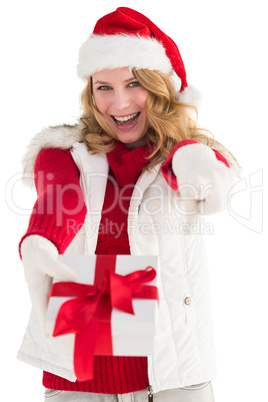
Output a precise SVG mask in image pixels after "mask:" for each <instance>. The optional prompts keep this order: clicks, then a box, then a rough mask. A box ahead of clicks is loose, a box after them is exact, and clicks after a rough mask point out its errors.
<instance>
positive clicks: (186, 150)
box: [172, 143, 235, 219]
mask: <svg viewBox="0 0 268 402" xmlns="http://www.w3.org/2000/svg"><path fill="white" fill-rule="evenodd" d="M172 169H173V172H174V174H175V176H176V178H177V183H178V188H179V197H180V206H181V211H182V213H183V214H184V215H185V216H186V219H187V217H190V218H191V216H194V215H196V214H197V213H198V214H201V215H210V214H215V213H217V212H220V211H222V210H224V209H225V208H226V206H227V201H228V192H229V190H230V188H231V187H232V185H233V184H234V181H235V174H234V173H233V171H232V170H231V168H229V167H227V166H226V165H225V163H223V162H222V161H219V160H218V159H217V158H216V155H215V152H214V151H213V150H212V149H211V148H210V147H208V146H206V145H203V144H200V143H197V144H190V145H186V146H183V147H181V148H179V149H178V150H177V151H176V152H175V154H174V156H173V159H172Z"/></svg>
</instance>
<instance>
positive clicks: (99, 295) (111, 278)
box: [49, 256, 159, 381]
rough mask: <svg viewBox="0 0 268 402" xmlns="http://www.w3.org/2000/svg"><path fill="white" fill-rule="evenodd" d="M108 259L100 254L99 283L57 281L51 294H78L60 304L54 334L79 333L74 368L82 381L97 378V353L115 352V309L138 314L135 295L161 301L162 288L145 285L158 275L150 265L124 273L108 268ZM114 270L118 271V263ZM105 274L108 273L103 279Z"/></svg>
mask: <svg viewBox="0 0 268 402" xmlns="http://www.w3.org/2000/svg"><path fill="white" fill-rule="evenodd" d="M102 257H104V256H102ZM105 257H107V256H105ZM105 261H107V258H106V259H105V258H104V259H101V258H100V256H98V257H97V264H96V272H95V283H96V278H98V281H99V283H98V284H94V285H85V284H80V283H75V282H57V283H54V284H53V285H52V287H51V290H50V294H49V296H50V297H52V296H53V297H54V296H60V297H74V298H73V299H70V300H68V301H66V302H65V303H63V304H62V306H61V307H60V310H59V312H58V315H57V318H56V323H55V327H54V332H53V336H60V335H65V334H71V333H74V334H75V345H74V371H75V374H76V377H77V379H78V381H86V380H90V379H92V378H94V356H95V355H98V354H102V355H113V347H112V333H111V313H112V308H117V309H118V310H121V311H123V312H125V313H128V314H134V311H133V305H132V299H133V298H140V299H154V300H159V298H158V289H157V288H156V287H155V286H150V285H144V283H146V282H150V281H152V280H153V279H154V278H155V276H156V271H155V269H154V268H152V267H147V268H146V269H144V270H140V271H135V272H132V273H130V274H128V275H125V276H122V275H118V274H116V273H115V272H112V271H111V270H110V269H109V268H108V269H105V267H104V266H103V263H101V262H105ZM114 264H115V259H114ZM112 269H113V270H115V265H114V267H113V268H112ZM97 271H98V272H97ZM101 275H102V276H103V275H104V279H103V280H102V282H100V276H101Z"/></svg>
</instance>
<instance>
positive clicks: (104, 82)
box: [93, 75, 136, 85]
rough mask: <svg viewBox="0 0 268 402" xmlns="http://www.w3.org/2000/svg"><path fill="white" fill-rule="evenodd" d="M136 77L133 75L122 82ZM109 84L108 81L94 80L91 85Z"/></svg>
mask: <svg viewBox="0 0 268 402" xmlns="http://www.w3.org/2000/svg"><path fill="white" fill-rule="evenodd" d="M135 79H136V77H135V76H134V75H133V76H132V77H130V78H128V79H127V80H125V81H124V82H130V81H133V80H135ZM97 84H98V85H109V84H110V83H109V82H108V81H94V82H93V85H97Z"/></svg>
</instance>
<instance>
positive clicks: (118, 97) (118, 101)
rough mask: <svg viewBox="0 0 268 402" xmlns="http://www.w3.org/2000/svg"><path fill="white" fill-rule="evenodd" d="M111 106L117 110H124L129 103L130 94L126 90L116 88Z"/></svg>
mask: <svg viewBox="0 0 268 402" xmlns="http://www.w3.org/2000/svg"><path fill="white" fill-rule="evenodd" d="M113 95H114V96H113V107H114V109H115V110H116V111H117V110H118V111H122V110H125V109H127V108H128V107H129V105H130V96H129V93H128V91H126V90H124V89H117V90H115V91H114V94H113Z"/></svg>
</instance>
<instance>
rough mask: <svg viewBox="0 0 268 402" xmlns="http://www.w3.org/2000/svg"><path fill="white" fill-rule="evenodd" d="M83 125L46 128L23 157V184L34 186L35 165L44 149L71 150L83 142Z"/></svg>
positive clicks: (36, 136) (32, 141) (34, 139)
mask: <svg viewBox="0 0 268 402" xmlns="http://www.w3.org/2000/svg"><path fill="white" fill-rule="evenodd" d="M81 130H82V123H78V124H76V125H74V126H69V125H66V124H64V125H62V126H55V127H47V128H44V129H43V130H42V131H41V132H40V133H38V134H37V135H35V136H34V137H33V139H32V140H31V142H30V144H29V145H28V147H27V151H26V153H25V155H24V157H23V160H22V165H23V179H22V180H23V183H24V184H26V185H28V186H30V187H32V186H33V184H34V165H35V161H36V158H37V156H38V154H39V152H40V151H41V150H42V149H44V148H61V149H69V148H71V147H72V145H73V144H74V143H75V142H77V141H81V140H82V139H81Z"/></svg>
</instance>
